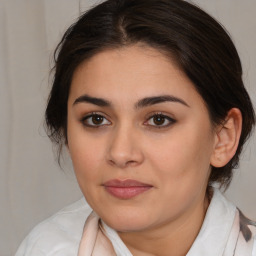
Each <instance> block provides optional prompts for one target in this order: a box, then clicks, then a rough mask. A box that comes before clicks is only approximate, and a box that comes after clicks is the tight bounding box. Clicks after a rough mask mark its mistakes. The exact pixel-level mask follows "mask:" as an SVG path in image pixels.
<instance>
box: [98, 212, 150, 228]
mask: <svg viewBox="0 0 256 256" xmlns="http://www.w3.org/2000/svg"><path fill="white" fill-rule="evenodd" d="M101 218H102V220H103V221H104V222H105V223H106V224H107V225H108V226H109V227H111V228H113V229H114V230H116V231H119V232H132V231H134V232H135V231H141V230H145V229H147V228H148V227H149V226H151V222H152V220H151V219H150V217H149V216H148V214H147V215H146V214H145V213H144V214H143V213H141V214H140V213H139V212H138V211H136V212H132V211H130V212H127V211H126V212H122V211H119V212H115V213H114V214H109V215H108V216H102V217H101Z"/></svg>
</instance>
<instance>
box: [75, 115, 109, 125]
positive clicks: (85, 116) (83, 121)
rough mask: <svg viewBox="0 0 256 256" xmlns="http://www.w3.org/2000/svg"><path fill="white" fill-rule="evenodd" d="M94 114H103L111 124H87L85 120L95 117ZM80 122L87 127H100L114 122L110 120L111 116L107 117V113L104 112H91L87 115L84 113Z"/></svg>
mask: <svg viewBox="0 0 256 256" xmlns="http://www.w3.org/2000/svg"><path fill="white" fill-rule="evenodd" d="M93 116H101V117H103V118H104V119H105V120H107V121H108V123H109V124H99V125H97V124H95V125H91V124H86V123H85V121H86V120H88V119H89V118H91V117H93ZM80 122H81V123H82V125H84V126H86V127H89V128H100V127H103V126H108V125H111V124H112V122H111V121H109V118H107V117H106V115H105V114H104V113H102V112H90V113H88V114H86V115H83V117H82V118H81V119H80Z"/></svg>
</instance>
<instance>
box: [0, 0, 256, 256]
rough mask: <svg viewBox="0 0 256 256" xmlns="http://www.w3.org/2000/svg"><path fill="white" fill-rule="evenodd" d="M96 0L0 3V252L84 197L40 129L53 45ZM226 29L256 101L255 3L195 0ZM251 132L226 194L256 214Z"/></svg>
mask: <svg viewBox="0 0 256 256" xmlns="http://www.w3.org/2000/svg"><path fill="white" fill-rule="evenodd" d="M98 2H99V1H96V0H94V1H93V0H80V1H79V0H72V1H70V0H37V1H34V0H0V122H1V125H0V207H1V210H0V256H11V255H14V253H15V251H16V249H17V247H18V245H19V244H20V242H21V241H22V239H23V238H24V236H25V235H26V234H27V233H28V232H29V231H30V230H31V229H32V227H33V226H35V225H36V224H37V223H38V222H40V221H42V220H43V219H45V218H47V217H49V216H50V215H51V214H53V213H54V212H56V211H57V210H59V209H61V208H62V207H64V206H65V205H67V204H69V203H71V202H73V201H75V200H77V199H79V198H80V197H81V196H82V195H81V192H80V191H79V188H78V186H77V184H76V180H75V177H74V175H73V171H72V167H71V164H70V161H66V164H65V165H64V171H62V170H60V168H59V167H58V165H57V163H56V161H55V160H54V156H53V151H52V145H51V143H50V141H49V139H48V138H47V137H46V135H45V132H44V129H43V115H44V110H45V104H46V100H47V95H48V92H49V89H50V82H49V81H50V78H49V70H50V67H51V66H52V56H53V50H54V48H55V46H56V44H57V42H58V41H59V40H60V37H61V36H62V34H63V32H64V31H65V29H67V27H68V26H69V25H70V24H71V23H72V22H74V21H75V20H76V19H77V17H78V15H79V14H80V13H81V12H83V11H85V10H86V9H87V8H88V7H90V6H92V5H94V4H95V3H98ZM194 2H195V3H197V4H198V5H199V6H200V7H202V8H203V9H205V10H206V11H208V12H209V13H210V14H212V15H213V16H214V17H215V18H217V20H219V21H220V22H221V23H222V24H223V25H224V26H225V27H226V28H227V30H228V31H229V32H230V34H231V37H232V38H233V40H234V42H235V45H236V46H237V48H238V52H239V54H240V56H241V58H242V63H243V68H244V81H245V85H246V87H247V89H248V91H249V93H250V95H251V98H252V100H253V103H254V106H255V105H256V104H255V103H256V17H255V10H256V1H255V0H243V1H241V0H195V1H194ZM255 166H256V136H255V135H254V137H252V139H251V142H250V143H249V144H247V145H246V150H245V153H244V154H243V156H242V158H241V164H240V168H239V169H238V170H236V174H235V177H234V180H233V182H232V184H231V187H230V188H229V190H228V191H227V193H226V195H227V196H228V198H230V199H231V200H232V201H233V202H234V203H235V204H237V205H238V206H239V207H240V208H241V209H242V211H244V212H245V213H246V215H247V216H249V217H250V218H252V219H256V204H255V203H256V198H255V194H256V185H255V181H256V170H255Z"/></svg>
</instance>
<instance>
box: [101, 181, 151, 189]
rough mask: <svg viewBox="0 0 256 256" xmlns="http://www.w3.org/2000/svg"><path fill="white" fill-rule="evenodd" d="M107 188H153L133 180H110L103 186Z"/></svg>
mask: <svg viewBox="0 0 256 256" xmlns="http://www.w3.org/2000/svg"><path fill="white" fill-rule="evenodd" d="M103 185H104V186H105V187H120V188H129V187H153V186H152V185H150V184H147V183H142V182H140V181H137V180H132V179H126V180H118V179H114V180H109V181H106V182H105V183H104V184H103Z"/></svg>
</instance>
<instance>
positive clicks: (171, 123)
mask: <svg viewBox="0 0 256 256" xmlns="http://www.w3.org/2000/svg"><path fill="white" fill-rule="evenodd" d="M155 116H162V117H163V118H166V119H167V120H168V121H169V123H168V124H167V125H149V124H146V122H148V121H149V120H150V119H151V118H154V117H155ZM146 122H144V124H145V125H146V126H149V127H150V128H151V127H153V128H157V129H160V128H167V127H169V126H171V125H173V124H174V123H176V122H177V120H176V119H174V118H173V117H171V116H170V115H169V114H165V113H163V112H153V113H150V114H149V115H147V117H146Z"/></svg>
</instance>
